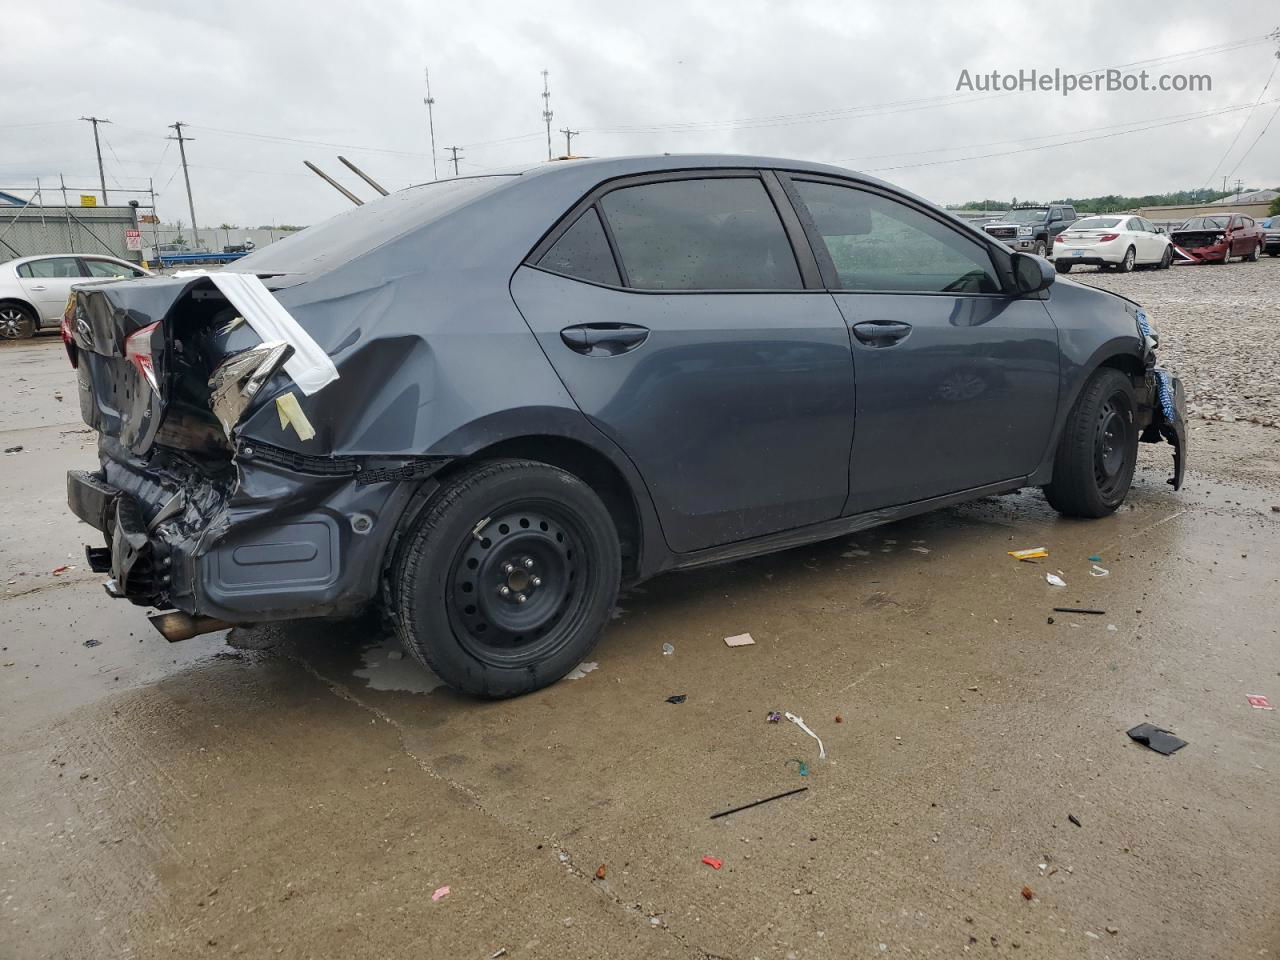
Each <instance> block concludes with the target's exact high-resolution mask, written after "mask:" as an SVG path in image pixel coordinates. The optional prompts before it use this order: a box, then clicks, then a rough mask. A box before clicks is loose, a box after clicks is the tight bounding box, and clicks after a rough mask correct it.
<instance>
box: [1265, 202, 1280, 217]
mask: <svg viewBox="0 0 1280 960" xmlns="http://www.w3.org/2000/svg"><path fill="white" fill-rule="evenodd" d="M1267 216H1268V217H1280V197H1276V198H1275V199H1274V200H1272V201H1271V206H1270V207H1268V208H1267Z"/></svg>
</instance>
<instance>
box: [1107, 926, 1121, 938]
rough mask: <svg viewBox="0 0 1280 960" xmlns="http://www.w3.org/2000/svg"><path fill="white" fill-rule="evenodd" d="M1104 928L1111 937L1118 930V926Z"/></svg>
mask: <svg viewBox="0 0 1280 960" xmlns="http://www.w3.org/2000/svg"><path fill="white" fill-rule="evenodd" d="M1105 929H1106V931H1107V933H1109V934H1111V935H1112V936H1113V937H1114V936H1115V935H1116V934H1117V933H1119V932H1120V928H1119V927H1106V928H1105Z"/></svg>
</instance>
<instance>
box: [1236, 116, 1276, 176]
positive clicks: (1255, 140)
mask: <svg viewBox="0 0 1280 960" xmlns="http://www.w3.org/2000/svg"><path fill="white" fill-rule="evenodd" d="M1277 99H1278V100H1280V98H1277ZM1277 113H1280V102H1277V104H1276V108H1275V109H1274V110H1272V111H1271V116H1269V117H1267V122H1266V123H1264V124H1263V125H1262V129H1261V130H1260V131H1259V132H1258V135H1257V136H1256V137H1254V139H1253V143H1251V144H1249V149H1247V150H1245V152H1244V153H1243V154H1241V155H1240V159H1239V160H1237V161H1236V165H1235V166H1234V167H1232V168H1231V173H1229V174H1227V176H1228V177H1229V176H1231V174H1233V173H1235V172H1236V171H1237V170H1239V169H1240V164H1242V163H1244V161H1245V158H1246V157H1248V156H1249V154H1251V153H1253V148H1254V147H1256V146H1257V145H1258V141H1259V140H1261V139H1262V135H1263V134H1264V133H1266V132H1267V129H1268V128H1269V127H1270V126H1271V121H1272V120H1274V119H1275V118H1276V114H1277Z"/></svg>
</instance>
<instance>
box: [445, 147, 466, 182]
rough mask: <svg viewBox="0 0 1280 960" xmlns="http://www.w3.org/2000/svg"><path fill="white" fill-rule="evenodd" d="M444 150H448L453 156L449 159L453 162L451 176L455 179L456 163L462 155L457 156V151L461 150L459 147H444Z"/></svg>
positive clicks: (456, 172) (456, 173)
mask: <svg viewBox="0 0 1280 960" xmlns="http://www.w3.org/2000/svg"><path fill="white" fill-rule="evenodd" d="M445 149H446V150H448V151H449V152H450V153H451V154H453V156H452V157H450V158H449V159H450V160H451V161H452V162H453V175H454V176H455V177H456V176H457V175H458V161H459V160H461V159H462V155H461V154H459V153H458V151H459V150H461V149H462V148H461V147H445Z"/></svg>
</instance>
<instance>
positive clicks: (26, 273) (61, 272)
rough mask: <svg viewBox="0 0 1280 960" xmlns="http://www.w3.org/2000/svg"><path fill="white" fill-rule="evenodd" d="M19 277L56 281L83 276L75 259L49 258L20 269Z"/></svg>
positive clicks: (32, 262) (27, 264)
mask: <svg viewBox="0 0 1280 960" xmlns="http://www.w3.org/2000/svg"><path fill="white" fill-rule="evenodd" d="M18 276H20V277H28V278H30V279H32V280H55V279H59V278H62V279H66V278H67V277H79V276H83V274H82V273H81V272H80V263H79V262H78V261H77V260H76V258H75V257H49V258H47V259H45V260H33V261H31V262H30V263H24V264H22V265H21V266H20V267H18Z"/></svg>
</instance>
